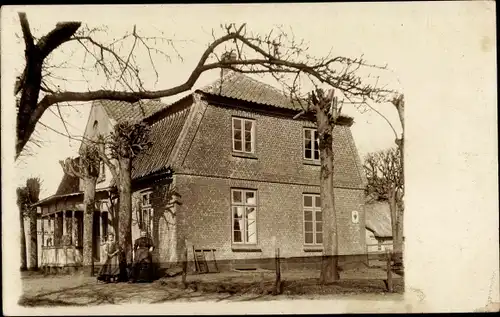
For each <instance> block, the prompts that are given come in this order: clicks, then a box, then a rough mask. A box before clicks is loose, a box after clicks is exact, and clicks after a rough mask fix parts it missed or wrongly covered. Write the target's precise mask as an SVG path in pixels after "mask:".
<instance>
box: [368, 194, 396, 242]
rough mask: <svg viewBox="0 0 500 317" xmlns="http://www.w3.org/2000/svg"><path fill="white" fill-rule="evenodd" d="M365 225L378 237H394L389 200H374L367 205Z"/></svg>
mask: <svg viewBox="0 0 500 317" xmlns="http://www.w3.org/2000/svg"><path fill="white" fill-rule="evenodd" d="M365 213H366V221H365V226H366V228H367V229H368V230H370V231H372V232H373V234H374V235H375V236H376V237H380V238H390V237H392V227H391V212H390V210H389V204H388V203H387V202H379V201H377V202H372V203H367V204H366V205H365Z"/></svg>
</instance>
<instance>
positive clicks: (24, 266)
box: [19, 208, 28, 271]
mask: <svg viewBox="0 0 500 317" xmlns="http://www.w3.org/2000/svg"><path fill="white" fill-rule="evenodd" d="M19 223H20V226H21V227H20V229H21V230H20V233H21V271H26V270H27V269H28V264H27V261H26V233H25V232H24V217H23V210H22V209H21V208H20V210H19Z"/></svg>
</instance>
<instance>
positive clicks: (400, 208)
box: [393, 193, 404, 267]
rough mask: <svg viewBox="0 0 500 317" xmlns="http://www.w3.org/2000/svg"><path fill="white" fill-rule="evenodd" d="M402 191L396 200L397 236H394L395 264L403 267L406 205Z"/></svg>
mask: <svg viewBox="0 0 500 317" xmlns="http://www.w3.org/2000/svg"><path fill="white" fill-rule="evenodd" d="M402 199H403V197H402V193H397V195H396V199H395V200H396V202H395V204H394V205H395V213H396V228H395V233H396V234H395V236H394V240H393V241H394V242H393V245H394V252H393V254H394V265H395V266H398V267H401V266H402V265H403V243H404V240H403V238H404V233H403V232H404V230H403V228H404V226H403V224H404V223H403V219H404V218H403V214H404V205H403V201H402Z"/></svg>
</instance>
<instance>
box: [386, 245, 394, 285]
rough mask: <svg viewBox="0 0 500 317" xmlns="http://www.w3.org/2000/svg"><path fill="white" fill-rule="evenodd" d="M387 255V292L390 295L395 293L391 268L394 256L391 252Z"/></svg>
mask: <svg viewBox="0 0 500 317" xmlns="http://www.w3.org/2000/svg"><path fill="white" fill-rule="evenodd" d="M386 254H387V291H389V293H392V292H393V284H392V267H391V262H392V254H391V252H389V251H387V252H386Z"/></svg>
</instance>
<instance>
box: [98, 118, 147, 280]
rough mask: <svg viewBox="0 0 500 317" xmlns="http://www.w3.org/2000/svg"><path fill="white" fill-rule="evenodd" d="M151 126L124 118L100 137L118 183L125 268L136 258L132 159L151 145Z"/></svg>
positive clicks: (100, 153) (119, 223) (108, 162)
mask: <svg viewBox="0 0 500 317" xmlns="http://www.w3.org/2000/svg"><path fill="white" fill-rule="evenodd" d="M149 130H150V127H149V126H148V125H146V124H145V123H143V122H138V123H132V122H121V123H118V124H116V125H115V126H114V131H113V132H112V133H111V135H110V136H109V138H108V139H107V140H106V139H104V138H100V141H99V142H102V143H101V144H104V145H105V146H106V148H107V149H108V150H109V153H110V155H109V156H110V157H108V156H107V153H106V151H102V150H101V151H99V156H100V159H101V160H103V161H104V163H105V164H106V165H107V166H108V168H109V169H110V171H111V174H112V175H113V179H114V180H115V182H116V185H117V187H118V196H119V199H118V201H119V205H118V212H117V213H115V216H116V215H118V232H117V233H118V244H119V245H120V248H121V250H122V257H121V260H122V266H121V267H122V271H123V269H124V268H125V266H124V265H123V264H124V262H126V263H130V262H131V261H132V160H133V158H134V157H136V156H137V155H139V154H140V153H141V152H143V151H145V150H147V149H148V147H149V146H151V142H149ZM113 161H114V162H115V163H113ZM123 253H124V254H123ZM123 255H124V256H123ZM124 273H125V272H122V274H124Z"/></svg>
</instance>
